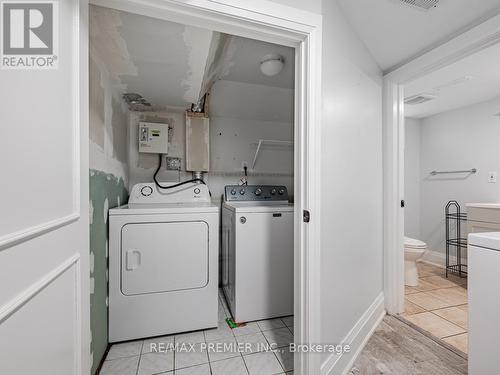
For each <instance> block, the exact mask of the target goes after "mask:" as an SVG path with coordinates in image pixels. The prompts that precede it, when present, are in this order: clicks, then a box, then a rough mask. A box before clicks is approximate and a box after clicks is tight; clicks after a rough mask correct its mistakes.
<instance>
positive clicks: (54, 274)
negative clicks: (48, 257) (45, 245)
mask: <svg viewBox="0 0 500 375" xmlns="http://www.w3.org/2000/svg"><path fill="white" fill-rule="evenodd" d="M79 259H80V254H79V253H75V254H74V255H72V256H71V257H70V258H69V259H67V260H65V261H64V262H62V263H61V264H60V265H59V266H57V267H56V268H54V269H53V270H52V271H50V272H49V273H47V274H46V275H45V276H43V277H42V278H41V279H39V280H38V281H36V282H35V283H33V284H31V285H30V286H29V287H28V288H26V289H25V290H24V291H23V292H21V293H19V294H18V295H17V296H15V297H14V298H12V299H11V300H10V301H8V302H7V303H5V304H4V305H3V306H1V307H0V324H1V323H3V322H4V321H5V320H7V319H8V318H9V317H11V316H12V314H14V313H15V312H16V311H18V310H19V309H20V308H21V307H23V306H24V305H26V304H27V303H28V302H29V301H31V300H32V299H33V298H34V297H35V296H36V295H38V294H39V293H40V292H41V291H42V290H44V289H45V288H46V287H47V286H49V285H50V284H51V283H52V282H53V281H54V280H55V279H57V278H58V277H59V276H61V275H62V274H63V273H64V272H66V271H67V270H68V269H69V268H70V267H71V266H73V265H74V264H76V263H77V262H78V260H79Z"/></svg>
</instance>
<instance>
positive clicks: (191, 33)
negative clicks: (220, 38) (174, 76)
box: [181, 26, 218, 103]
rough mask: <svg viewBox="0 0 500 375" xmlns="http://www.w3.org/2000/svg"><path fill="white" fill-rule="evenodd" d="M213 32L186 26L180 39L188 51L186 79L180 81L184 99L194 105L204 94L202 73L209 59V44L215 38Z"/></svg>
mask: <svg viewBox="0 0 500 375" xmlns="http://www.w3.org/2000/svg"><path fill="white" fill-rule="evenodd" d="M216 34H218V33H215V32H211V31H207V30H202V29H197V28H192V27H189V26H186V28H185V29H184V32H183V33H182V38H183V40H184V43H186V47H187V49H188V51H189V52H188V71H187V77H186V78H185V79H183V80H182V82H181V84H182V86H183V87H184V90H186V91H185V93H184V99H185V100H186V101H187V102H191V103H196V102H198V100H200V99H201V98H202V97H203V95H204V94H205V93H202V85H203V79H204V78H203V75H204V74H203V73H204V71H205V66H206V64H207V59H208V57H209V52H210V46H211V42H212V40H213V38H214V37H216Z"/></svg>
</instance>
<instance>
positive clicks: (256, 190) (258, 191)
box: [255, 188, 262, 196]
mask: <svg viewBox="0 0 500 375" xmlns="http://www.w3.org/2000/svg"><path fill="white" fill-rule="evenodd" d="M261 194H262V189H261V188H257V189H255V195H256V196H260V195H261Z"/></svg>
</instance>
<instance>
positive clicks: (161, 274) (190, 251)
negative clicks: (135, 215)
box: [121, 221, 209, 296]
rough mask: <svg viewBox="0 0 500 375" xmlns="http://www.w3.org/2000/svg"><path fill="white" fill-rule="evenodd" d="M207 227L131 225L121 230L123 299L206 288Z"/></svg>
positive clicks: (195, 223) (186, 223) (197, 223)
mask: <svg viewBox="0 0 500 375" xmlns="http://www.w3.org/2000/svg"><path fill="white" fill-rule="evenodd" d="M208 250H209V248H208V224H207V223H206V222H204V221H178V222H165V223H133V224H126V225H124V226H123V227H122V233H121V258H122V259H121V283H122V285H121V291H122V293H123V294H124V295H126V296H132V295H136V294H148V293H161V292H173V291H177V290H186V289H200V288H204V287H206V286H207V285H208V254H209V251H208Z"/></svg>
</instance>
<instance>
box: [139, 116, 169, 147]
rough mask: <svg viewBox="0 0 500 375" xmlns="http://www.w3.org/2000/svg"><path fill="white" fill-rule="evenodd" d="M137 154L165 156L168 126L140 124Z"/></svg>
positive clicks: (151, 123) (150, 123)
mask: <svg viewBox="0 0 500 375" xmlns="http://www.w3.org/2000/svg"><path fill="white" fill-rule="evenodd" d="M139 152H147V153H154V154H166V153H167V152H168V124H158V123H154V122H140V123H139Z"/></svg>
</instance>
